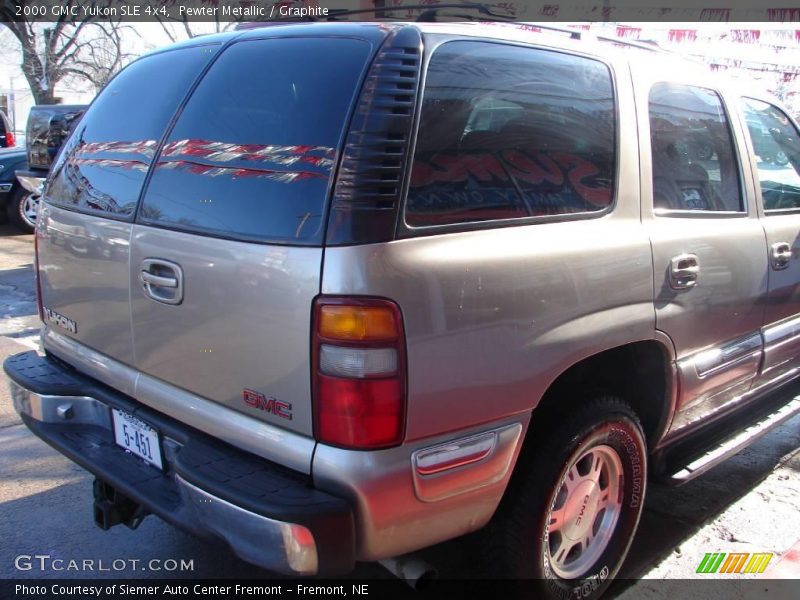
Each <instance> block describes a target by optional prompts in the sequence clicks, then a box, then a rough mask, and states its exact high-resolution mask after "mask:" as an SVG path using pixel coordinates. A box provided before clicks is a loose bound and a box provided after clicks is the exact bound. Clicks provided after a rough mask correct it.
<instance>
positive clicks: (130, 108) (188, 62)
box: [37, 46, 217, 384]
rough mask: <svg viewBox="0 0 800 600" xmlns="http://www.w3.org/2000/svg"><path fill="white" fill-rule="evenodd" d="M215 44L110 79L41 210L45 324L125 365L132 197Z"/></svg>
mask: <svg viewBox="0 0 800 600" xmlns="http://www.w3.org/2000/svg"><path fill="white" fill-rule="evenodd" d="M216 48H217V47H216V46H203V47H201V48H198V47H193V48H184V49H179V50H173V51H169V52H163V53H160V54H155V55H151V56H147V57H144V58H142V59H140V60H138V61H136V62H135V63H133V64H131V65H130V66H128V67H127V68H126V69H125V70H124V71H122V72H121V73H120V74H119V75H118V76H117V77H116V78H115V79H114V80H112V81H111V83H109V84H108V85H107V86H106V87H105V89H104V90H103V91H102V92H101V94H100V95H99V96H98V98H97V99H96V100H95V102H94V104H92V106H91V108H90V109H89V110H88V111H87V113H86V115H85V118H84V119H82V120H81V121H80V123H79V125H78V126H77V127H76V129H75V131H74V133H73V135H72V136H71V137H70V138H69V141H68V142H67V145H66V147H65V149H64V152H62V153H61V155H60V156H59V159H58V161H57V162H56V164H55V165H54V167H53V172H52V176H51V179H50V182H49V184H48V186H47V190H46V193H45V198H44V203H43V205H42V209H41V211H40V219H41V226H40V227H39V232H38V240H37V243H38V246H39V270H40V275H41V286H42V302H43V305H44V312H45V324H46V326H47V327H48V328H49V329H50V330H51V332H53V333H57V334H61V335H64V336H67V337H69V338H72V340H74V341H77V342H79V343H81V344H84V345H86V346H89V347H90V348H92V349H94V350H96V351H98V352H100V353H102V354H105V355H106V356H109V357H111V358H113V359H116V360H118V361H121V362H123V363H126V364H128V365H132V364H133V363H134V360H133V344H132V341H131V321H130V299H129V295H130V278H129V272H130V268H129V244H130V237H131V228H132V222H133V217H134V212H135V209H136V203H137V201H138V199H139V194H140V192H141V190H142V185H143V182H144V180H145V174H146V172H147V170H148V168H149V167H150V164H151V161H152V159H153V154H154V151H155V147H156V144H157V143H158V140H159V139H160V138H161V137H162V136H163V134H164V130H165V129H166V127H167V123H168V122H169V120H170V119H171V118H172V115H173V114H174V112H175V110H176V109H177V107H178V105H179V103H180V101H181V100H182V99H183V98H184V97H185V95H186V93H187V91H188V89H189V87H190V84H191V82H192V80H194V79H195V78H196V77H197V75H198V74H199V73H200V71H201V69H202V68H203V67H204V66H205V65H206V64H207V63H208V60H209V58H210V57H211V56H212V55H213V53H214V52H215V51H216ZM108 383H112V384H113V383H114V382H108Z"/></svg>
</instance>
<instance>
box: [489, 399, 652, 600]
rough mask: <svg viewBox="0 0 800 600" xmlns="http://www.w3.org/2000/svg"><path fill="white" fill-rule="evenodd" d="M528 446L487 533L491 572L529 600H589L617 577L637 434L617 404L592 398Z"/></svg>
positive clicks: (639, 441) (639, 479) (632, 510)
mask: <svg viewBox="0 0 800 600" xmlns="http://www.w3.org/2000/svg"><path fill="white" fill-rule="evenodd" d="M533 418H534V419H536V414H535V413H534V417H533ZM545 431H547V429H545V428H537V430H535V431H532V432H531V433H533V434H534V435H536V434H538V433H539V432H542V433H544V432H545ZM530 441H532V442H534V443H532V444H529V447H527V448H526V449H525V451H524V455H523V456H521V457H520V463H518V465H517V472H516V473H515V476H514V480H513V481H512V484H511V486H510V488H509V491H508V493H507V495H506V498H504V501H503V504H502V506H501V507H500V509H499V511H498V514H497V516H496V517H495V521H494V522H493V524H492V526H490V528H489V531H488V534H489V535H490V540H489V543H488V548H489V550H490V555H489V557H488V560H489V561H491V563H492V571H493V572H494V574H495V575H500V576H505V577H511V578H514V579H518V580H522V579H524V580H530V581H526V582H525V583H523V584H522V585H524V586H525V587H526V589H525V591H526V594H527V593H529V592H531V591H533V592H535V597H541V598H548V599H555V598H558V599H562V598H563V599H566V598H573V599H574V598H595V597H597V596H599V595H600V594H601V593H602V592H603V591H604V590H605V588H606V587H607V586H608V585H609V584H610V583H611V580H612V579H613V578H614V576H615V575H616V574H617V572H618V571H619V568H620V566H621V565H622V562H623V560H624V559H625V556H626V554H627V552H628V548H629V547H630V543H631V541H632V539H633V535H634V533H635V532H636V527H637V526H638V523H639V517H640V515H641V512H642V502H643V500H644V491H645V480H646V468H647V467H646V460H647V454H646V443H645V440H644V435H643V433H642V428H641V426H640V424H639V421H638V419H637V417H636V415H635V413H634V412H633V411H632V410H631V409H630V407H629V406H628V405H627V404H625V403H624V402H623V401H622V400H621V399H619V398H616V397H613V396H600V397H596V398H594V399H592V400H590V401H589V402H587V403H585V404H583V406H582V407H581V408H580V409H578V410H577V411H575V412H573V413H571V414H570V415H568V416H566V417H562V418H561V419H560V421H559V423H558V424H557V425H556V426H555V427H553V428H551V429H550V433H544V435H542V437H541V439H539V440H533V439H532V440H530ZM528 586H532V587H533V588H535V589H533V590H531V589H529V587H528Z"/></svg>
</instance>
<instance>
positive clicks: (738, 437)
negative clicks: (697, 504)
mask: <svg viewBox="0 0 800 600" xmlns="http://www.w3.org/2000/svg"><path fill="white" fill-rule="evenodd" d="M798 414H800V396H797V397H796V398H794V399H793V400H791V401H790V402H789V403H788V404H784V405H783V406H781V407H780V408H778V409H777V410H776V411H775V412H773V413H771V414H769V415H767V416H766V417H763V418H761V419H759V420H758V421H756V422H755V423H753V424H752V425H750V426H749V427H747V428H746V429H744V430H738V431H737V433H736V434H735V435H734V436H733V437H730V438H728V439H726V440H724V441H722V442H721V443H720V444H718V445H717V446H715V447H713V448H711V449H710V450H708V451H707V452H706V453H705V454H703V455H701V456H699V457H698V458H696V459H694V460H693V461H692V462H690V463H689V464H688V465H685V466H684V467H682V468H681V469H680V470H679V471H677V472H675V473H673V474H672V475H667V476H666V477H665V478H664V481H665V483H667V484H669V485H675V486H678V485H683V484H684V483H686V482H688V481H691V480H692V479H694V478H695V477H698V476H700V475H702V474H703V473H705V472H706V471H708V470H709V469H711V468H712V467H714V466H716V465H717V464H719V463H721V462H723V461H724V460H726V459H728V458H730V457H731V456H733V455H734V454H736V453H737V452H739V451H741V450H743V449H744V448H746V447H747V446H749V445H750V444H752V443H753V442H754V441H755V440H757V439H758V438H760V437H761V436H763V435H765V434H767V433H769V432H770V431H771V430H773V429H775V428H776V427H778V426H779V425H781V424H782V423H784V422H786V421H788V420H789V419H791V418H792V417H794V416H795V415H798Z"/></svg>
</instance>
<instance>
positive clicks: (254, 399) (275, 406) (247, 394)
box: [242, 389, 292, 421]
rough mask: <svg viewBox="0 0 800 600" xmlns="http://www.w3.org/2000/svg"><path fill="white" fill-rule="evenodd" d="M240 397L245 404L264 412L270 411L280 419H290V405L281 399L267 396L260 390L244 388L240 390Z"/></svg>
mask: <svg viewBox="0 0 800 600" xmlns="http://www.w3.org/2000/svg"><path fill="white" fill-rule="evenodd" d="M242 399H243V400H244V403H245V404H247V406H252V407H253V408H257V409H259V410H263V411H264V412H268V413H271V414H273V415H275V416H276V417H280V418H281V419H286V420H288V421H291V420H292V405H291V404H290V403H289V402H284V401H283V400H277V399H275V398H272V397H269V398H268V397H267V396H265V395H264V394H262V393H261V392H255V391H253V390H248V389H245V390H243V391H242Z"/></svg>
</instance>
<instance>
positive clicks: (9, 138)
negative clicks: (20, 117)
mask: <svg viewBox="0 0 800 600" xmlns="http://www.w3.org/2000/svg"><path fill="white" fill-rule="evenodd" d="M16 145H17V138H15V137H14V134H13V133H12V132H11V131H6V146H8V147H9V148H11V146H16Z"/></svg>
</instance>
